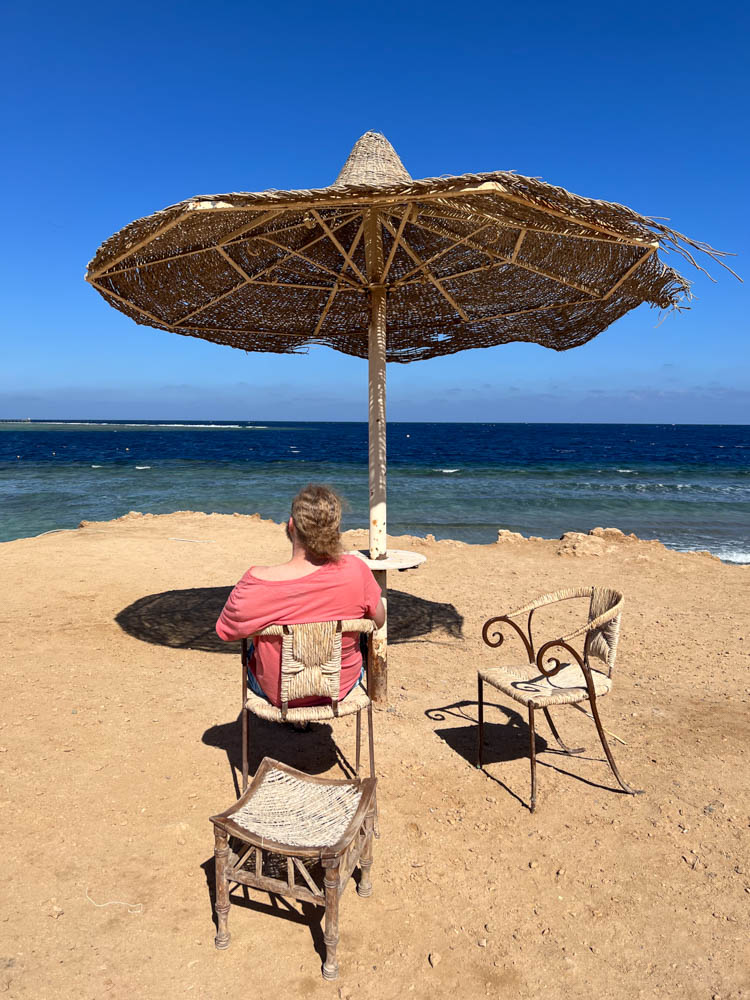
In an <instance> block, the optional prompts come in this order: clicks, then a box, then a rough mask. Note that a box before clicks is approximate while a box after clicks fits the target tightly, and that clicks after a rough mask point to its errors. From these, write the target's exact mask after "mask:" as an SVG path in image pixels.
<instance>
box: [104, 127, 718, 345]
mask: <svg viewBox="0 0 750 1000" xmlns="http://www.w3.org/2000/svg"><path fill="white" fill-rule="evenodd" d="M372 210H374V211H375V213H376V218H375V221H374V222H373V223H372V225H371V231H370V232H369V233H368V231H367V230H368V218H369V217H371V216H372V214H373V212H372ZM368 236H369V242H370V244H371V245H372V247H373V251H374V261H373V262H372V265H371V266H369V267H368V262H367V256H366V252H365V246H366V243H368ZM376 244H379V247H377V248H376V246H375V245H376ZM660 247H661V248H665V249H671V250H676V251H678V252H680V253H683V254H685V255H687V256H688V257H690V248H697V249H701V250H706V251H707V252H710V253H712V254H714V253H715V252H714V251H711V250H710V248H709V247H706V246H705V245H702V244H697V243H695V242H693V241H690V240H687V239H686V238H685V237H682V236H680V235H679V234H677V233H675V232H673V231H672V230H670V229H667V228H666V227H665V226H663V225H661V224H660V223H658V222H656V221H654V220H653V219H649V218H646V217H644V216H641V215H638V214H637V213H635V212H633V211H631V210H630V209H629V208H625V207H623V206H621V205H616V204H612V203H609V202H604V201H596V200H593V199H590V198H581V197H579V196H578V195H574V194H570V193H569V192H567V191H565V190H563V189H562V188H558V187H552V186H551V185H549V184H545V183H543V182H542V181H540V180H536V179H533V178H529V177H521V176H518V175H516V174H514V173H510V172H507V171H500V172H496V173H485V174H464V175H462V176H459V177H439V178H428V179H426V180H417V181H415V180H412V178H411V177H410V176H409V174H408V173H407V171H406V170H405V168H404V166H403V164H402V163H401V160H400V159H399V157H398V155H397V154H396V152H395V150H394V149H393V147H392V146H391V145H390V143H389V142H388V140H387V139H386V138H385V137H384V136H382V135H379V134H378V133H375V132H368V133H366V134H365V135H364V136H362V138H361V139H360V140H359V141H358V142H357V143H356V145H355V146H354V148H353V150H352V152H351V154H350V155H349V158H348V159H347V161H346V163H345V164H344V167H343V169H342V170H341V173H340V174H339V176H338V178H337V179H336V181H335V183H334V184H332V185H330V186H329V187H327V188H317V189H310V190H298V191H275V190H271V191H264V192H260V193H253V194H247V193H242V194H225V195H211V196H202V197H196V198H192V199H190V200H188V201H183V202H180V203H178V204H177V205H173V206H172V207H170V208H167V209H164V211H161V212H157V213H156V214H155V215H151V216H148V217H147V218H144V219H139V220H137V221H135V222H132V223H131V224H130V225H128V226H125V228H124V229H122V230H120V232H118V233H116V234H115V235H114V236H112V237H111V238H110V239H109V240H107V241H106V243H104V244H103V245H102V246H101V247H100V249H99V250H98V252H97V254H96V256H95V257H94V259H93V260H92V261H91V263H90V265H89V268H88V272H87V275H86V277H87V280H88V281H90V282H91V284H93V286H94V287H95V288H96V289H97V291H99V292H100V293H101V295H102V296H103V297H104V298H105V299H106V300H107V301H108V302H109V303H110V304H111V305H112V306H114V307H115V308H117V309H119V310H121V311H122V312H124V313H126V314H127V315H128V316H130V317H131V318H132V319H134V320H135V321H136V322H137V323H144V324H147V325H149V326H154V327H157V328H160V329H163V330H170V331H172V332H174V333H181V334H184V335H187V336H193V337H202V338H204V339H207V340H212V341H215V342H217V343H221V344H228V345H230V346H232V347H237V348H240V349H243V350H246V351H270V352H277V353H289V352H295V351H298V350H300V349H301V348H304V346H305V345H308V344H323V345H327V346H329V347H333V348H335V349H336V350H339V351H343V352H344V353H346V354H352V355H355V356H358V357H367V356H368V353H369V352H368V338H367V335H366V331H367V329H368V325H369V323H370V318H371V303H370V301H369V299H370V291H371V289H372V288H373V286H374V285H378V286H380V285H382V286H384V287H385V289H386V291H387V299H388V310H387V318H386V343H385V351H386V359H387V360H388V361H396V362H407V361H416V360H420V359H423V358H430V357H434V356H435V355H440V354H450V353H454V352H456V351H461V350H465V349H467V348H472V347H490V346H492V345H495V344H502V343H507V342H509V341H533V342H536V343H538V344H542V345H544V346H545V347H551V348H554V349H556V350H567V349H568V348H571V347H576V346H578V345H580V344H583V343H586V342H587V341H588V340H591V339H592V338H593V337H595V336H596V335H597V334H598V333H600V332H601V331H602V330H603V329H605V328H606V327H607V326H609V324H610V323H612V322H613V321H614V320H616V319H618V318H619V317H620V316H622V315H623V314H624V313H626V312H628V311H629V310H630V309H633V308H635V307H636V306H638V305H640V304H641V303H642V302H648V303H649V304H651V305H653V306H657V307H659V308H661V309H665V308H668V307H670V306H675V305H677V304H678V303H679V302H680V301H681V300H682V299H683V298H684V297H685V295H686V293H688V290H689V285H688V282H687V281H686V280H685V279H684V278H683V277H682V276H681V275H679V274H678V273H677V272H676V271H674V270H672V269H671V268H669V267H667V266H666V265H665V264H664V263H663V262H662V261H661V260H660V259H659V257H658V255H657V251H658V250H659V249H660ZM381 254H382V261H381ZM690 259H691V260H692V258H690Z"/></svg>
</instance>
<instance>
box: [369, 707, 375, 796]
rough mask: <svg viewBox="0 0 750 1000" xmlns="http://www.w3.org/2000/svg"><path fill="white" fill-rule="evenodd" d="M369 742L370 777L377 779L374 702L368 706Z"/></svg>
mask: <svg viewBox="0 0 750 1000" xmlns="http://www.w3.org/2000/svg"><path fill="white" fill-rule="evenodd" d="M367 740H368V747H369V750H370V777H371V778H374V777H375V735H374V733H373V731H372V702H370V704H369V705H368V706H367Z"/></svg>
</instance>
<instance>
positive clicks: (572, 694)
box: [477, 587, 641, 812]
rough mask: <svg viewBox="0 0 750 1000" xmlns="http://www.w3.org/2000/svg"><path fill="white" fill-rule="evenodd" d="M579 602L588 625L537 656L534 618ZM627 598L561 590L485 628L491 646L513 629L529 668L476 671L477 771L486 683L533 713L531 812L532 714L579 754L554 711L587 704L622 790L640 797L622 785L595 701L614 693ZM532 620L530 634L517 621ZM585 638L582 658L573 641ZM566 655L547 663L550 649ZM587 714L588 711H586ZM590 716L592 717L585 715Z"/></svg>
mask: <svg viewBox="0 0 750 1000" xmlns="http://www.w3.org/2000/svg"><path fill="white" fill-rule="evenodd" d="M575 598H588V601H589V611H588V621H587V622H586V624H584V625H581V626H580V627H579V628H576V629H574V630H573V631H572V632H570V633H568V634H567V635H564V636H562V637H561V638H559V639H552V640H551V641H550V642H545V643H544V644H543V645H542V646H540V647H539V649H538V650H537V651H536V652H535V649H534V639H533V636H532V631H531V623H532V618H533V616H534V612H535V611H536V610H537V609H538V608H542V607H545V606H547V605H550V604H555V603H557V602H558V601H567V600H571V599H575ZM622 606H623V597H622V594H619V593H618V592H617V591H616V590H609V589H607V588H605V587H586V588H581V589H574V590H558V591H556V592H555V593H553V594H545V595H544V596H542V597H538V598H537V599H536V600H535V601H532V602H531V603H530V604H525V605H524V606H523V607H522V608H519V609H518V610H517V611H513V612H511V613H510V614H508V615H500V616H498V617H496V618H490V619H488V620H487V621H486V622H485V623H484V626H483V627H482V638H483V639H484V641H485V642H486V643H487V645H488V646H492V647H493V648H497V647H499V646H502V644H503V642H504V641H505V636H504V635H503V634H502V632H501V631H500V629H499V628H497V627H496V626H499V625H501V624H504V625H509V626H510V627H511V628H512V629H513V630H514V631H515V632H516V633H517V634H518V636H519V637H520V638H521V640H522V642H523V644H524V647H525V649H526V653H527V656H528V660H529V662H528V664H527V665H524V666H511V667H490V668H485V669H482V670H479V671H478V675H477V687H478V701H479V732H478V745H477V767H479V768H481V767H482V766H483V764H482V748H483V745H484V684H489V685H491V686H492V687H494V688H497V690H499V691H502V692H503V694H507V695H508V696H509V697H511V698H513V699H514V700H515V701H517V702H520V703H521V704H522V705H525V706H526V707H527V708H528V712H529V752H530V757H531V806H530V809H531V812H534V809H535V808H536V731H535V726H534V712H535V711H536V710H537V709H541V710H542V711H543V712H544V715H545V718H546V719H547V722H548V724H549V727H550V729H551V730H552V735H553V736H554V738H555V740H556V741H557V743H558V745H559V746H560V748H561V750H562V751H563V753H566V754H580V753H583V752H584V750H585V747H577V748H571V747H568V746H566V745H565V743H563V741H562V739H561V738H560V734H559V733H558V731H557V728H556V726H555V724H554V722H553V721H552V716H551V715H550V711H549V710H550V708H551V707H552V706H554V705H579V703H580V702H582V701H588V702H589V703H590V705H591V718H593V720H594V722H595V724H596V730H597V732H598V734H599V739H600V740H601V744H602V747H603V749H604V753H605V755H606V757H607V761H608V762H609V766H610V767H611V768H612V773H613V774H614V776H615V778H616V779H617V782H618V784H619V785H620V788H621V789H622V790H623V792H627V793H628V795H639V794H641V792H640V791H639V790H637V789H634V788H631V787H630V785H628V784H626V782H625V781H623V779H622V777H621V775H620V772H619V771H618V770H617V765H616V764H615V760H614V757H613V756H612V751H611V750H610V748H609V744H608V743H607V737H606V736H605V733H604V728H603V727H602V723H601V719H600V718H599V708H598V706H597V699H598V698H601V697H603V696H604V695H605V694H608V693H609V691H610V690H611V688H612V671H613V669H614V665H615V656H616V653H617V642H618V638H619V634H620V618H621V616H622ZM524 615H528V620H527V624H526V631H525V632H524V630H523V628H522V627H521V626H520V625H519V624H518V623H517V622H516V620H515V619H517V618H521V617H522V616H524ZM493 629H494V630H493ZM580 637H583V653H582V655H581V654H580V653H578V652H577V651H576V650H575V649H574V648H573V647H572V646H571V645H570V642H572V640H574V639H577V638H580ZM554 649H557V650H560V651H562V652H564V653H568V654H569V655H570V656H571V657H572V660H567V661H564V660H563V659H562V652H561V653H560V654H559V655H558V656H557V657H555V656H550V657H549V658H548V659H547V660H546V663H545V657H547V654H548V653H549V652H550V651H551V650H554ZM592 658H596V659H597V660H599V661H600V662H601V663H603V664H604V667H603V668H596V667H593V666H592V665H591V662H590V661H591V659H592ZM583 711H584V712H585V709H583ZM586 714H587V715H588V713H586Z"/></svg>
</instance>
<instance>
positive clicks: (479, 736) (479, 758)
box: [477, 674, 484, 767]
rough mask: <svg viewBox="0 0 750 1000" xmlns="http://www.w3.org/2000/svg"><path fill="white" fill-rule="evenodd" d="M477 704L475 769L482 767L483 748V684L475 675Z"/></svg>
mask: <svg viewBox="0 0 750 1000" xmlns="http://www.w3.org/2000/svg"><path fill="white" fill-rule="evenodd" d="M477 703H478V705H479V731H478V733H477V767H481V766H482V763H483V761H482V748H483V746H484V683H483V681H482V678H481V677H480V676H479V674H477Z"/></svg>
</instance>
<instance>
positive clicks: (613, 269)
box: [86, 132, 720, 701]
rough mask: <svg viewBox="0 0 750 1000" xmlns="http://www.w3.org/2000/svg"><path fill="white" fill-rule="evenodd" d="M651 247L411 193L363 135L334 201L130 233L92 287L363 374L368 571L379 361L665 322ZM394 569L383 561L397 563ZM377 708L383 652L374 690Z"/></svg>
mask: <svg viewBox="0 0 750 1000" xmlns="http://www.w3.org/2000/svg"><path fill="white" fill-rule="evenodd" d="M660 248H664V249H667V250H674V251H677V252H679V253H681V254H683V256H685V257H687V259H689V260H690V261H692V262H693V263H695V262H694V260H693V258H692V256H691V253H690V248H693V249H700V250H704V251H706V252H707V253H709V254H710V255H712V256H714V257H718V256H720V255H718V254H717V253H716V251H713V250H711V248H710V247H708V246H706V245H704V244H698V243H695V242H693V241H691V240H688V239H686V238H685V237H683V236H681V235H680V234H678V233H675V232H673V231H672V230H670V229H667V228H666V227H665V226H663V225H661V223H659V222H657V221H655V220H653V219H649V218H646V217H644V216H641V215H637V214H636V213H635V212H633V211H631V210H630V209H629V208H625V207H623V206H622V205H615V204H611V203H609V202H605V201H594V200H592V199H589V198H581V197H579V196H578V195H573V194H570V193H569V192H567V191H564V190H563V189H562V188H557V187H552V186H551V185H549V184H544V183H543V182H542V181H539V180H535V179H533V178H529V177H520V176H518V175H516V174H514V173H510V172H507V171H501V172H498V173H488V174H463V175H462V176H460V177H435V178H428V179H426V180H417V181H415V180H412V178H411V177H410V176H409V174H408V173H407V172H406V169H405V168H404V165H403V164H402V163H401V160H400V159H399V158H398V155H397V154H396V151H395V150H394V149H393V147H392V146H391V144H390V143H389V142H388V140H387V139H386V138H385V137H384V136H382V135H380V134H378V133H376V132H367V133H366V134H365V135H363V136H362V138H361V139H360V140H359V141H358V142H357V143H356V145H355V146H354V148H353V149H352V151H351V153H350V155H349V158H348V159H347V161H346V163H345V164H344V166H343V168H342V170H341V173H340V174H339V176H338V177H337V178H336V181H335V182H334V183H333V184H331V185H330V187H327V188H317V189H310V190H300V191H263V192H260V193H256V194H226V195H211V196H203V197H197V198H192V199H190V200H189V201H183V202H180V203H179V204H177V205H173V206H172V207H171V208H167V209H164V211H162V212H157V213H156V214H155V215H151V216H148V217H147V218H145V219H139V220H137V221H136V222H132V223H131V224H130V225H128V226H125V228H124V229H122V230H120V232H119V233H116V234H115V235H114V236H112V237H111V238H110V239H108V240H107V242H106V243H104V244H103V245H102V246H101V247H100V248H99V250H98V252H97V254H96V256H95V257H94V259H93V260H92V261H91V263H90V264H89V268H88V271H87V274H86V278H87V280H88V281H90V282H91V284H92V285H93V286H94V287H95V288H96V290H97V291H98V292H100V293H101V295H102V296H103V297H104V298H105V299H106V300H107V302H109V303H110V305H112V306H114V307H115V308H116V309H119V310H120V311H121V312H124V313H125V314H126V315H128V316H130V317H131V318H132V319H134V320H135V321H136V322H137V323H144V324H147V325H149V326H154V327H157V328H159V329H162V330H171V331H172V332H174V333H181V334H184V335H186V336H191V337H201V338H203V339H205V340H212V341H215V342H216V343H220V344H228V345H230V346H232V347H237V348H240V349H242V350H245V351H271V352H276V353H279V354H284V353H291V352H295V351H299V350H300V349H303V348H304V347H305V346H306V345H310V344H324V345H327V346H328V347H333V348H335V349H336V350H338V351H343V352H344V353H346V354H352V355H355V356H357V357H366V358H368V363H369V422H370V453H369V469H370V523H369V533H370V558H371V560H373V568H375V570H376V577H377V578H378V581H379V583H380V585H381V588H382V590H383V594H384V596H385V593H386V570H387V569H388V568H394V569H395V568H399V569H403V568H405V567H406V566H409V565H416V564H417V563H418V562H419V561H421V560H422V558H423V557H421V556H415V555H413V554H410V553H388V552H387V549H386V489H385V481H386V461H385V459H386V451H385V369H386V361H397V362H407V361H417V360H421V359H424V358H431V357H435V356H436V355H439V354H452V353H454V352H456V351H462V350H466V349H467V348H471V347H491V346H493V345H495V344H503V343H508V342H509V341H532V342H535V343H537V344H542V345H544V346H545V347H552V348H555V349H556V350H567V349H568V348H571V347H576V346H578V345H579V344H584V343H586V342H587V341H588V340H591V339H592V337H595V336H596V335H597V334H598V333H600V332H601V331H602V330H603V329H605V328H606V327H607V326H609V324H610V323H612V322H613V321H614V320H616V319H618V318H619V317H620V316H622V315H623V314H624V313H626V312H628V311H629V310H630V309H633V308H635V306H638V305H640V304H641V303H642V302H648V303H650V304H651V305H653V306H657V307H659V308H662V309H665V308H668V307H670V306H677V305H678V304H679V302H680V301H681V300H682V299H683V298H685V296H686V295H688V294H689V284H688V282H687V281H686V280H685V279H684V278H683V277H682V276H681V275H679V274H678V273H677V272H676V271H673V270H672V269H671V268H669V267H667V266H666V265H665V264H664V263H663V262H662V261H661V260H660V259H659V257H658V254H657V251H658V250H659V249H660ZM389 557H390V558H389ZM368 677H369V683H368V686H369V687H370V689H371V691H372V693H373V697H374V698H375V700H376V701H383V700H384V699H385V694H386V637H385V631H384V630H380V631H379V632H378V634H377V636H376V638H375V643H374V652H373V662H372V663H371V664H370V673H369V674H368Z"/></svg>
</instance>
